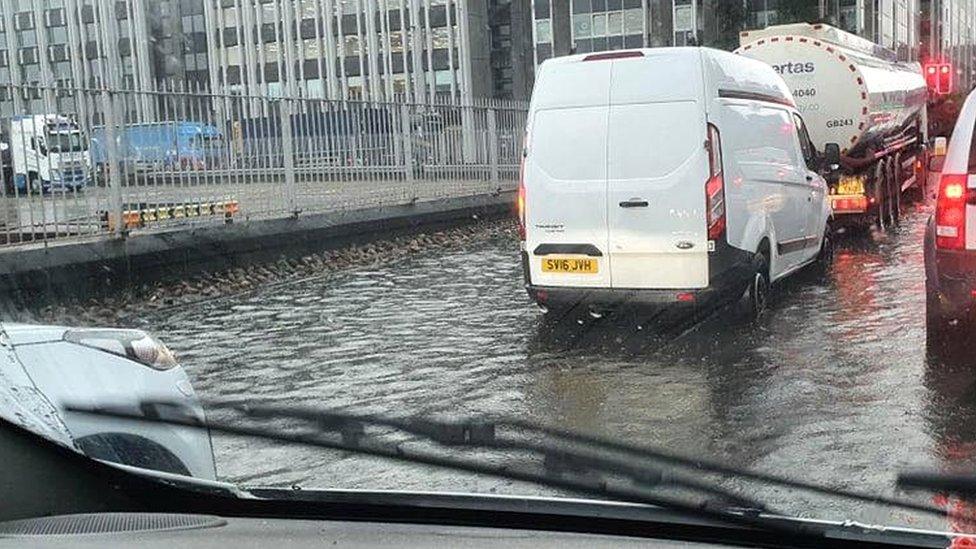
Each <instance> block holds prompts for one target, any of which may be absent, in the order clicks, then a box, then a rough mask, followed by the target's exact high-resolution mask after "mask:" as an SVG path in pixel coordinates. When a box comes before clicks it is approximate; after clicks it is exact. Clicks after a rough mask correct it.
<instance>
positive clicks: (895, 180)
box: [890, 154, 902, 226]
mask: <svg viewBox="0 0 976 549" xmlns="http://www.w3.org/2000/svg"><path fill="white" fill-rule="evenodd" d="M901 177H902V169H901V154H898V155H896V156H895V159H894V161H893V162H892V163H891V195H890V196H891V224H892V225H893V226H894V225H897V224H898V222H899V221H901Z"/></svg>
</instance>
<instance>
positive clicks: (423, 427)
mask: <svg viewBox="0 0 976 549" xmlns="http://www.w3.org/2000/svg"><path fill="white" fill-rule="evenodd" d="M224 406H228V404H224ZM230 406H233V405H232V404H231V405H230ZM237 406H241V405H240V404H238V405H237ZM245 406H246V407H247V409H248V410H249V411H248V413H249V415H252V416H254V417H261V416H263V417H286V416H287V417H298V418H302V419H306V420H316V419H317V420H319V421H323V422H325V423H323V426H331V427H333V428H335V427H336V426H340V427H341V426H348V425H353V424H355V425H356V426H357V428H361V427H362V426H363V425H365V424H374V425H384V426H388V427H392V428H395V429H399V430H402V431H404V432H410V433H413V434H417V435H420V436H425V437H428V438H430V439H432V440H435V441H437V442H438V443H440V444H443V445H448V446H449V445H468V446H476V445H478V444H477V443H478V441H479V439H478V435H479V433H487V429H488V428H489V427H490V428H491V431H490V432H491V435H492V436H494V433H495V430H497V429H500V428H511V429H518V430H522V431H524V432H527V433H535V434H537V435H540V436H541V438H543V439H546V440H550V441H552V440H562V441H566V442H568V443H572V444H578V445H582V446H584V447H591V448H594V447H595V448H597V449H599V450H601V451H604V452H606V451H614V452H619V453H621V454H625V455H630V456H632V457H633V458H638V459H641V460H645V461H644V463H645V465H644V467H646V468H655V467H658V466H659V465H660V464H668V465H673V466H678V467H685V468H689V469H695V470H698V471H703V472H710V473H716V474H720V475H725V476H729V477H739V478H744V479H749V480H754V481H757V482H761V483H764V484H771V485H776V486H782V487H785V488H793V489H797V490H805V491H808V492H813V493H818V494H822V495H827V496H832V497H840V498H845V499H850V500H853V501H860V502H863V503H871V504H881V505H888V506H892V507H897V508H900V509H905V510H911V511H918V512H921V513H927V514H931V515H937V516H945V510H943V509H940V508H938V507H933V506H931V505H924V504H918V503H913V502H910V501H904V500H900V499H894V498H888V497H884V496H879V495H873V494H863V493H859V492H853V491H850V490H842V489H837V488H829V487H825V486H820V485H817V484H812V483H808V482H803V481H797V480H793V479H788V478H785V477H780V476H777V475H769V474H765V473H756V472H752V471H747V470H744V469H738V468H735V467H730V466H727V465H724V464H721V463H717V462H714V461H710V460H705V459H699V458H696V459H691V458H687V457H683V456H679V455H676V454H672V453H668V452H664V451H662V450H657V449H652V448H647V447H641V446H636V445H632V444H627V443H622V442H620V441H617V440H612V439H608V438H603V437H596V436H591V435H584V434H580V433H576V432H573V431H567V430H564V429H556V428H551V427H543V426H539V425H536V424H533V423H530V422H527V421H522V420H510V419H500V420H493V421H486V420H474V421H442V420H440V421H439V420H432V419H428V418H409V419H401V418H386V417H377V416H373V415H360V414H351V413H348V412H336V411H328V410H317V409H311V408H301V407H290V406H289V407H282V406H269V405H245ZM283 414H284V415H283ZM482 436H484V435H482ZM466 437H468V438H466ZM505 442H507V441H505V440H504V439H503V440H502V441H498V440H496V441H495V442H493V443H492V444H493V446H494V447H496V448H498V447H499V446H498V445H499V444H503V443H505ZM624 463H625V464H632V463H633V460H630V461H625V462H624ZM630 466H632V465H630ZM684 480H688V479H682V480H678V481H677V482H683V481H684ZM689 482H694V481H689ZM703 484H705V483H700V482H699V483H698V486H699V487H700V488H703V489H704V486H702V485H703ZM730 497H731V496H730ZM738 497H741V496H738ZM744 503H745V502H744ZM743 506H744V507H748V508H752V509H757V510H767V507H766V506H765V505H763V504H761V503H758V502H755V501H749V502H747V503H746V504H745V505H743Z"/></svg>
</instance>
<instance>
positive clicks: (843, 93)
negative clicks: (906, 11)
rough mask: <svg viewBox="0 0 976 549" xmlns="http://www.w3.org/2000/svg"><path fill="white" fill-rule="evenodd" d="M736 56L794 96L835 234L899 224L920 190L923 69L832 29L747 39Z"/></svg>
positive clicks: (750, 34)
mask: <svg viewBox="0 0 976 549" xmlns="http://www.w3.org/2000/svg"><path fill="white" fill-rule="evenodd" d="M739 41H740V46H739V48H738V49H737V50H735V53H737V54H739V55H744V56H747V57H751V58H754V59H758V60H760V61H764V62H766V63H768V64H769V65H771V66H772V67H773V69H775V70H776V72H778V73H779V74H780V75H781V76H782V77H783V80H785V81H786V84H787V85H788V86H789V88H790V89H791V90H792V92H793V97H794V99H795V100H796V105H797V109H798V110H799V111H800V113H801V114H802V115H803V119H804V121H805V122H806V125H807V131H808V132H809V134H810V138H811V140H812V141H813V143H814V145H815V146H816V147H817V149H818V151H820V152H821V158H822V159H823V161H824V162H825V163H826V164H828V165H830V167H831V168H832V170H831V174H830V176H829V177H828V186H829V188H830V191H829V192H830V201H831V206H832V207H833V211H834V224H835V226H844V225H860V226H866V225H869V224H872V223H873V224H876V225H877V226H878V227H879V228H880V229H882V230H884V229H886V228H887V227H888V226H890V225H892V224H894V223H897V222H898V219H899V217H900V213H901V203H902V195H903V193H905V192H907V191H909V190H911V189H913V188H917V189H922V188H923V186H924V184H925V183H924V182H925V174H924V169H925V165H926V162H925V158H924V155H925V142H926V137H927V136H926V132H927V119H926V101H927V96H928V91H927V88H926V85H925V79H924V77H923V76H922V71H921V67H920V66H919V65H918V64H917V63H916V64H910V63H900V62H898V60H897V58H896V56H895V53H894V52H892V51H890V50H887V49H884V48H882V47H880V46H878V45H877V44H874V43H873V42H870V41H868V40H865V39H863V38H860V37H858V36H855V35H853V34H850V33H846V32H844V31H841V30H839V29H836V28H833V27H831V26H829V25H822V24H808V23H798V24H791V25H776V26H770V27H767V28H765V29H761V30H757V31H745V32H742V33H741V34H740V37H739Z"/></svg>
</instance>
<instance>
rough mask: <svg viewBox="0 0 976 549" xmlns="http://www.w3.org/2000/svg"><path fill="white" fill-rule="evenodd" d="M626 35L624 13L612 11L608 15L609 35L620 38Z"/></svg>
mask: <svg viewBox="0 0 976 549" xmlns="http://www.w3.org/2000/svg"><path fill="white" fill-rule="evenodd" d="M623 33H624V12H622V11H612V12H610V13H608V14H607V35H608V36H619V35H621V34H623Z"/></svg>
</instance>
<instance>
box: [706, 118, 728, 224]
mask: <svg viewBox="0 0 976 549" xmlns="http://www.w3.org/2000/svg"><path fill="white" fill-rule="evenodd" d="M705 212H706V215H707V223H708V225H707V227H708V239H709V240H717V239H719V238H720V237H721V236H722V235H723V234H725V177H724V176H723V174H722V139H721V136H720V135H719V132H718V128H716V127H715V126H713V125H711V124H709V125H708V180H707V181H705Z"/></svg>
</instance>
